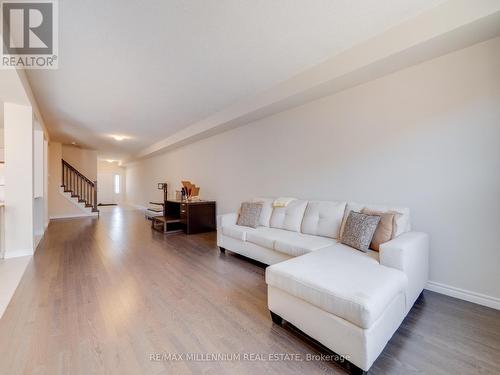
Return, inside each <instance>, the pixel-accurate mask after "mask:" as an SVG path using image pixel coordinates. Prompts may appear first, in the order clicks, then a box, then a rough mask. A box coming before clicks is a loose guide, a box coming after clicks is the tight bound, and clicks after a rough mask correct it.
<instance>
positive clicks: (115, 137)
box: [111, 135, 128, 141]
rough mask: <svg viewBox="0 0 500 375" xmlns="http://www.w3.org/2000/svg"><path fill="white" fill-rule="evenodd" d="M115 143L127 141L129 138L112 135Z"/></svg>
mask: <svg viewBox="0 0 500 375" xmlns="http://www.w3.org/2000/svg"><path fill="white" fill-rule="evenodd" d="M111 137H112V138H113V139H114V140H115V141H123V140H124V139H127V138H128V137H127V136H125V135H112V136H111Z"/></svg>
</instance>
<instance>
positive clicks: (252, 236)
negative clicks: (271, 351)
mask: <svg viewBox="0 0 500 375" xmlns="http://www.w3.org/2000/svg"><path fill="white" fill-rule="evenodd" d="M255 201H259V202H263V203H264V207H263V209H262V211H261V215H260V218H259V226H258V227H257V228H250V227H243V226H238V225H237V224H236V223H237V219H238V214H237V213H231V214H225V215H219V216H218V228H217V244H218V246H219V247H220V248H221V251H225V249H227V250H230V251H232V252H235V253H238V254H241V255H244V256H246V257H249V258H252V259H255V260H257V261H260V262H262V263H265V264H268V265H271V266H270V267H267V269H266V282H267V285H268V306H269V310H270V311H271V316H272V318H273V321H274V322H275V323H278V324H281V322H282V321H283V319H284V320H285V321H288V322H290V323H292V324H293V325H295V326H296V327H298V328H299V329H300V330H302V331H303V332H305V333H306V334H308V335H309V336H311V337H312V338H313V339H315V340H317V341H318V342H320V343H321V344H323V345H324V346H326V347H327V348H329V349H330V350H332V351H333V352H335V353H337V354H339V355H343V356H345V358H347V359H348V360H349V362H350V364H349V366H350V367H351V371H352V372H353V373H357V372H363V371H368V369H369V368H370V366H371V365H372V364H373V362H374V361H375V359H376V358H377V357H378V356H379V354H380V353H381V352H382V350H383V349H384V347H385V345H386V344H387V342H388V341H389V339H390V338H391V336H392V335H393V334H394V332H395V331H396V330H397V328H398V327H399V325H400V324H401V322H402V321H403V319H404V317H405V316H406V315H407V313H408V311H409V310H410V309H411V307H412V306H413V303H414V302H415V300H416V299H417V297H418V296H419V295H420V293H421V292H422V290H423V288H424V286H425V284H426V282H427V275H428V252H429V241H428V236H427V235H426V234H425V233H418V232H412V231H410V212H409V209H407V208H402V207H385V206H377V205H371V204H359V203H347V202H321V201H304V200H295V201H292V202H291V203H289V204H288V205H287V206H286V207H280V208H274V209H273V207H272V203H273V201H274V199H271V198H255ZM363 208H367V209H372V210H377V211H383V212H386V211H396V212H399V213H400V214H401V215H398V219H397V221H396V230H395V233H394V236H393V239H391V240H390V241H388V242H386V243H384V244H382V245H381V246H380V251H379V252H376V251H369V252H367V253H364V252H361V251H359V250H356V249H353V248H351V247H349V246H346V245H343V244H341V243H340V242H339V238H340V235H341V233H342V230H343V225H344V223H345V220H346V218H347V215H348V213H349V212H350V211H351V210H354V211H360V210H361V209H363ZM349 366H348V367H349Z"/></svg>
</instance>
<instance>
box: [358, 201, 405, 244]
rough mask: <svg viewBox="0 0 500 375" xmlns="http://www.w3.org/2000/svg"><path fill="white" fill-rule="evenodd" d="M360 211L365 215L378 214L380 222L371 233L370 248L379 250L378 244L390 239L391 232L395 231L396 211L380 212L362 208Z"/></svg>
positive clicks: (391, 236)
mask: <svg viewBox="0 0 500 375" xmlns="http://www.w3.org/2000/svg"><path fill="white" fill-rule="evenodd" d="M361 212H362V213H363V214H365V215H371V216H374V215H375V216H380V222H379V224H378V226H377V229H376V230H375V233H374V234H373V238H372V242H371V244H370V248H371V249H373V250H376V251H379V249H380V245H381V244H383V243H384V242H387V241H390V240H391V239H392V238H393V234H394V233H395V232H396V215H397V214H398V213H397V212H391V211H389V212H381V211H375V210H369V209H367V208H363V209H362V210H361Z"/></svg>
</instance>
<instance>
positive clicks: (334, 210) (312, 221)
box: [302, 201, 346, 238]
mask: <svg viewBox="0 0 500 375" xmlns="http://www.w3.org/2000/svg"><path fill="white" fill-rule="evenodd" d="M345 206H346V202H327V201H309V202H308V203H307V208H306V211H305V213H304V219H303V220H302V233H305V234H312V235H314V236H323V237H330V238H339V233H340V226H341V225H342V219H343V217H344V211H345Z"/></svg>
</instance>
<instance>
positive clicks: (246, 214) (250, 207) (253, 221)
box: [237, 202, 263, 228]
mask: <svg viewBox="0 0 500 375" xmlns="http://www.w3.org/2000/svg"><path fill="white" fill-rule="evenodd" d="M262 206H263V204H262V203H254V202H243V203H242V204H241V208H240V216H239V217H238V222H237V224H238V225H241V226H244V227H251V228H257V225H259V218H260V212H261V211H262Z"/></svg>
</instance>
